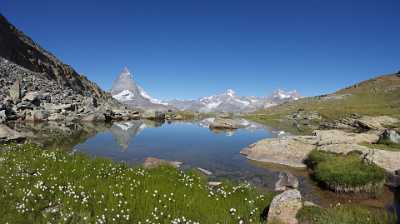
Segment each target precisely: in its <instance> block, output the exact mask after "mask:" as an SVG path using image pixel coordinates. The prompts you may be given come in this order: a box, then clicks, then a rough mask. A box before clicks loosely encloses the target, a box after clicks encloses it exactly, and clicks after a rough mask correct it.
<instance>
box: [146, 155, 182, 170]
mask: <svg viewBox="0 0 400 224" xmlns="http://www.w3.org/2000/svg"><path fill="white" fill-rule="evenodd" d="M162 165H169V166H173V167H176V168H179V167H180V166H181V165H182V162H178V161H169V160H163V159H159V158H155V157H147V158H146V159H144V162H143V167H144V168H146V169H152V168H156V167H159V166H162Z"/></svg>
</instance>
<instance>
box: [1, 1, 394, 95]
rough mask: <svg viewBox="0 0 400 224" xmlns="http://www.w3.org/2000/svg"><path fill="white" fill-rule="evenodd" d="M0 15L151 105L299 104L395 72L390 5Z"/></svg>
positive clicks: (84, 6) (283, 4)
mask: <svg viewBox="0 0 400 224" xmlns="http://www.w3.org/2000/svg"><path fill="white" fill-rule="evenodd" d="M0 12H1V13H2V14H3V15H5V16H6V17H7V18H8V19H9V20H10V21H11V22H12V23H13V24H14V25H16V26H17V27H18V28H20V29H21V30H23V31H24V32H25V33H26V34H28V35H29V36H30V37H32V38H33V39H34V40H35V41H37V42H38V43H39V44H40V45H41V46H43V47H44V48H46V49H48V50H49V51H51V52H53V53H54V54H55V55H56V56H58V57H59V58H60V59H61V60H63V61H64V62H65V63H67V64H70V65H72V66H73V67H74V68H75V69H76V70H77V71H78V72H80V73H83V74H85V75H86V76H88V78H89V79H91V80H93V81H95V82H96V83H98V84H99V85H100V86H101V87H102V88H104V89H106V90H108V89H110V87H111V85H112V81H113V80H114V79H115V77H116V76H117V75H118V73H119V72H120V71H121V70H122V68H123V67H124V66H127V67H128V68H129V69H130V70H131V71H132V72H133V73H134V77H135V80H136V81H137V82H138V83H139V84H140V85H142V86H143V87H144V88H145V89H146V90H147V92H149V93H150V94H151V95H152V96H153V97H156V98H160V99H170V98H180V99H181V98H198V97H201V96H206V95H210V94H214V93H219V92H223V91H224V90H225V89H227V88H232V89H235V90H236V92H237V93H238V94H240V95H257V96H262V95H268V94H270V93H271V92H272V91H273V90H275V89H277V88H284V89H297V90H299V91H300V93H302V94H303V95H307V96H309V95H317V94H322V93H328V92H332V91H334V90H336V89H338V88H341V87H344V86H347V85H350V84H353V83H355V82H357V81H360V80H364V79H368V78H371V77H373V76H376V75H380V74H385V73H391V72H395V71H397V70H400V14H399V12H400V1H398V0H376V1H371V0H360V1H357V0H353V1H352V0H335V1H327V0H325V1H323V0H303V1H299V0H292V1H289V0H279V1H278V0H273V1H268V0H247V1H245V0H242V1H236V0H230V1H218V0H202V1H192V0H185V1H174V0H169V1H165V0H160V1H154V0H147V1H129V0H126V1H122V0H121V1H118V0H114V1H94V0H85V1H82V0H79V1H78V0H69V1H54V0H52V1H50V0H49V1H41V0H37V1H26V0H1V2H0Z"/></svg>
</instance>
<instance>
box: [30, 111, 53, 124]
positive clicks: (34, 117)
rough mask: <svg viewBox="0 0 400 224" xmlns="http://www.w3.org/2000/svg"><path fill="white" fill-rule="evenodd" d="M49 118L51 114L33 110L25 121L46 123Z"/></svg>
mask: <svg viewBox="0 0 400 224" xmlns="http://www.w3.org/2000/svg"><path fill="white" fill-rule="evenodd" d="M48 117H49V113H48V112H47V111H43V110H31V111H27V112H26V114H25V120H26V121H32V122H38V121H45V120H47V118H48Z"/></svg>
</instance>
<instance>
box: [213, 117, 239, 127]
mask: <svg viewBox="0 0 400 224" xmlns="http://www.w3.org/2000/svg"><path fill="white" fill-rule="evenodd" d="M241 127H242V125H241V124H240V123H239V122H238V121H236V120H234V119H229V118H220V117H217V118H215V119H214V121H213V122H212V123H211V124H210V128H211V129H238V128H241Z"/></svg>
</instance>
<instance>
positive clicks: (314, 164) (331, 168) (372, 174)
mask: <svg viewBox="0 0 400 224" xmlns="http://www.w3.org/2000/svg"><path fill="white" fill-rule="evenodd" d="M308 164H310V167H311V168H312V169H313V176H314V178H315V179H316V180H317V181H318V182H320V183H322V184H324V185H326V186H327V187H328V188H329V189H331V190H334V191H337V192H354V193H362V192H365V193H373V194H376V193H378V192H379V191H380V190H381V189H382V187H383V182H384V179H385V171H384V170H383V169H382V168H380V167H378V166H376V165H375V164H372V163H367V162H365V161H363V160H362V159H361V158H360V155H358V154H352V153H351V154H348V155H340V154H333V153H329V152H323V151H318V150H314V151H312V152H311V153H310V155H309V158H308Z"/></svg>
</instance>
